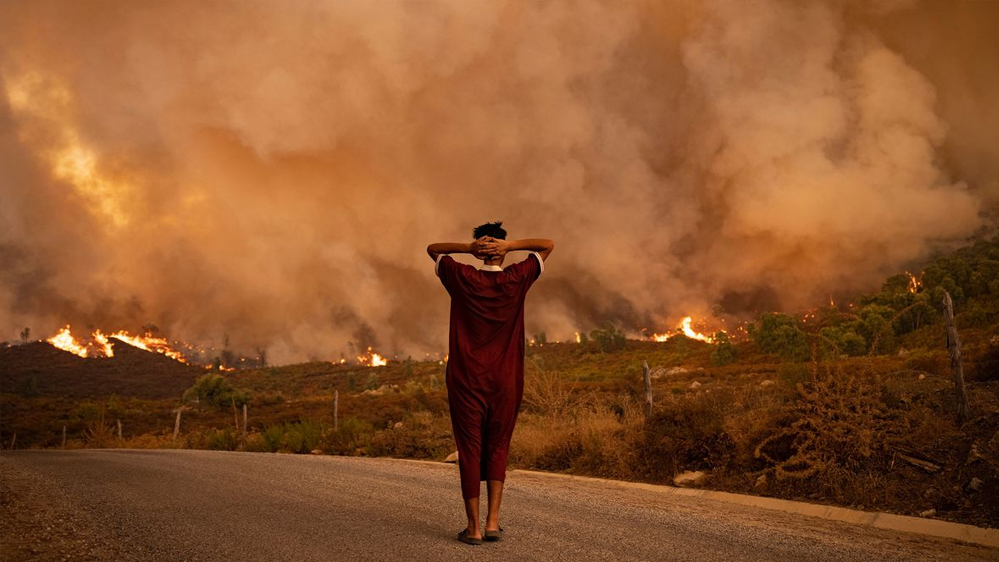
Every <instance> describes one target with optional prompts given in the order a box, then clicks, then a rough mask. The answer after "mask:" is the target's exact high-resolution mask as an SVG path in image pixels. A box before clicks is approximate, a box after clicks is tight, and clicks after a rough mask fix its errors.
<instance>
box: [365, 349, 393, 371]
mask: <svg viewBox="0 0 999 562" xmlns="http://www.w3.org/2000/svg"><path fill="white" fill-rule="evenodd" d="M357 362H358V363H360V364H362V365H367V366H368V367H384V366H385V365H388V359H385V358H384V357H382V356H381V355H379V354H377V353H375V352H374V351H373V350H372V349H371V348H370V347H369V348H368V351H367V352H366V353H365V354H364V355H358V356H357Z"/></svg>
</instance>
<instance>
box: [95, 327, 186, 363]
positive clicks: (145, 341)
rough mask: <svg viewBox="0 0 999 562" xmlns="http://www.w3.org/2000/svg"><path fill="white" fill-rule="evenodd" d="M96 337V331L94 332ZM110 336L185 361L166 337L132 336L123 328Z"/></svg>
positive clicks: (133, 345)
mask: <svg viewBox="0 0 999 562" xmlns="http://www.w3.org/2000/svg"><path fill="white" fill-rule="evenodd" d="M95 337H96V333H95ZM110 337H112V338H114V339H116V340H120V341H123V342H125V343H127V344H128V345H130V346H132V347H137V348H139V349H144V350H146V351H152V352H155V353H162V354H163V355H166V356H167V357H169V358H170V359H174V360H176V361H180V362H181V363H187V362H188V361H187V359H185V358H184V355H183V354H181V353H180V352H179V351H177V350H175V349H173V348H172V347H170V344H169V343H168V342H167V341H166V338H155V337H153V336H149V335H146V336H133V335H131V334H129V333H128V332H126V331H124V330H119V331H117V332H115V333H113V334H111V336H110Z"/></svg>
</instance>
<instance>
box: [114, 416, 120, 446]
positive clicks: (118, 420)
mask: <svg viewBox="0 0 999 562" xmlns="http://www.w3.org/2000/svg"><path fill="white" fill-rule="evenodd" d="M115 421H116V422H118V441H121V420H120V419H117V420H115Z"/></svg>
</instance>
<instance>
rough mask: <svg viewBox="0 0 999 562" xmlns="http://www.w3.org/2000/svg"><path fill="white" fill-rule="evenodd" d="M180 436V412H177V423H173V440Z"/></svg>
mask: <svg viewBox="0 0 999 562" xmlns="http://www.w3.org/2000/svg"><path fill="white" fill-rule="evenodd" d="M178 435H180V410H179V409H178V410H177V421H175V422H174V423H173V440H174V441H176V440H177V436H178Z"/></svg>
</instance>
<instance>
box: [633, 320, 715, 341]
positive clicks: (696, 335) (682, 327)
mask: <svg viewBox="0 0 999 562" xmlns="http://www.w3.org/2000/svg"><path fill="white" fill-rule="evenodd" d="M693 321H694V319H693V318H692V317H690V316H686V317H684V318H683V320H681V321H680V324H679V325H678V326H677V327H676V331H677V332H680V333H681V334H683V335H685V336H687V337H688V338H690V339H692V340H699V341H702V342H706V343H714V341H715V340H714V338H712V337H711V336H706V335H704V334H702V333H700V332H695V331H694V329H693V328H691V327H690V325H691V323H693ZM722 331H724V330H722ZM675 335H676V334H674V333H665V334H652V336H651V338H652V340H653V341H657V342H660V343H661V342H664V341H666V340H668V339H669V338H671V337H674V336H675Z"/></svg>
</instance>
